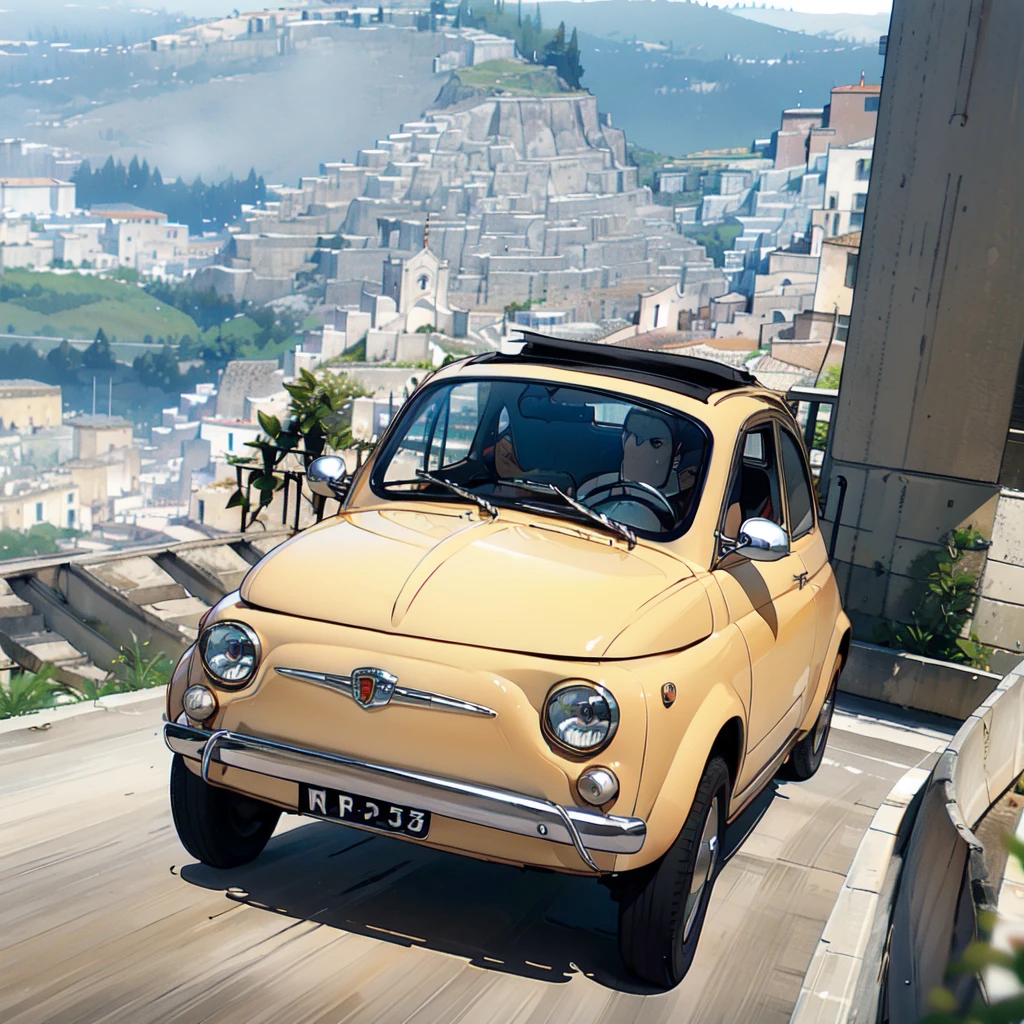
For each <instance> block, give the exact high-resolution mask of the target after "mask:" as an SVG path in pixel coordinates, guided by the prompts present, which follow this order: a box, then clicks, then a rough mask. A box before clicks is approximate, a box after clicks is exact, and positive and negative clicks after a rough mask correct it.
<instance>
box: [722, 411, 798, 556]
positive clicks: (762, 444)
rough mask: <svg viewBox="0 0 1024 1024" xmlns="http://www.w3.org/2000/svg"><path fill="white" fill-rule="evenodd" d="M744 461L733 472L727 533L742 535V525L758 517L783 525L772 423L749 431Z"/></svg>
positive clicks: (728, 502) (744, 449) (746, 438)
mask: <svg viewBox="0 0 1024 1024" xmlns="http://www.w3.org/2000/svg"><path fill="white" fill-rule="evenodd" d="M741 453H742V454H741V457H740V464H739V466H738V467H737V468H736V470H735V472H734V473H733V478H732V482H731V483H730V485H729V492H728V494H729V496H728V500H727V503H726V513H725V529H724V533H725V536H726V537H729V538H735V537H737V536H739V531H740V527H741V526H742V525H743V523H744V522H745V521H746V520H748V519H753V518H755V517H758V518H762V519H770V520H771V521H772V522H773V523H777V524H778V525H779V526H782V520H783V515H782V494H781V491H780V489H779V470H778V459H777V458H776V452H775V430H774V428H773V427H772V424H771V423H765V424H763V425H762V426H759V427H755V428H754V429H753V430H749V431H747V433H746V434H745V435H744V437H743V441H742V449H741Z"/></svg>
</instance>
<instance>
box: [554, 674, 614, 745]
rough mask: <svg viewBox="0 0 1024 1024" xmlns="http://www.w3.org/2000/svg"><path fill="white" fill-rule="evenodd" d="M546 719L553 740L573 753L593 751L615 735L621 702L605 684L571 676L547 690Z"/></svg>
mask: <svg viewBox="0 0 1024 1024" xmlns="http://www.w3.org/2000/svg"><path fill="white" fill-rule="evenodd" d="M543 722H544V731H545V732H546V733H547V735H548V738H549V739H550V740H551V741H552V742H553V743H555V744H557V745H558V746H560V747H562V748H563V749H565V750H568V751H571V752H572V753H574V754H592V753H594V752H595V751H597V750H600V749H601V748H602V747H604V746H606V745H607V744H608V743H609V742H610V740H611V738H612V736H614V735H615V730H616V729H617V728H618V725H619V705H618V704H616V703H615V698H614V697H613V696H612V695H611V694H610V693H609V692H608V691H607V690H606V689H605V688H604V687H603V686H598V685H597V684H596V683H588V682H585V681H583V680H581V679H571V680H568V681H567V682H564V683H559V684H558V686H556V687H555V688H554V689H553V690H552V691H551V693H549V694H548V699H547V701H546V703H545V706H544V717H543Z"/></svg>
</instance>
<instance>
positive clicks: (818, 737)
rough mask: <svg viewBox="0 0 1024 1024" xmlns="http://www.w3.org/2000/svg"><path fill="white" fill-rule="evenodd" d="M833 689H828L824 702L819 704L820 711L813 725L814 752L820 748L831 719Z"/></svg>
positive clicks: (833, 698)
mask: <svg viewBox="0 0 1024 1024" xmlns="http://www.w3.org/2000/svg"><path fill="white" fill-rule="evenodd" d="M835 692H836V691H835V690H834V689H832V690H829V692H828V696H827V697H826V698H825V703H824V704H822V705H821V713H820V714H819V715H818V724H817V725H815V727H814V752H815V753H818V751H819V750H821V745H822V743H824V742H825V735H826V734H827V733H828V725H829V722H831V721H832V705H833V704H834V703H835Z"/></svg>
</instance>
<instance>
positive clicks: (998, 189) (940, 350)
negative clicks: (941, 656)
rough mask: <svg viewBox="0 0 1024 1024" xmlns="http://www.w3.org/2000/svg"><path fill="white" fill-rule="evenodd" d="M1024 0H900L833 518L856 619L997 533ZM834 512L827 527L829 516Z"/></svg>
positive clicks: (1023, 300) (1022, 329) (906, 606)
mask: <svg viewBox="0 0 1024 1024" xmlns="http://www.w3.org/2000/svg"><path fill="white" fill-rule="evenodd" d="M1022 83H1024V4H1021V3H1020V2H1019V0H986V2H984V3H981V2H974V3H966V2H964V0H896V2H895V4H894V7H893V17H892V26H891V28H890V31H889V44H888V52H887V56H886V66H885V76H884V80H883V84H882V96H881V109H880V111H879V118H878V129H877V135H876V138H875V154H874V164H873V166H872V169H871V189H870V193H869V197H868V204H867V211H866V215H865V223H864V231H863V238H862V243H861V251H860V265H859V271H858V275H857V288H856V293H855V298H854V303H853V310H852V316H851V324H850V334H849V343H848V345H847V349H846V359H845V366H844V368H843V378H842V387H841V391H840V396H839V407H838V414H837V421H836V426H835V436H834V447H833V457H834V462H833V466H832V473H831V477H830V480H831V483H830V487H829V497H828V508H827V510H826V516H825V519H826V521H827V522H831V523H834V521H835V517H836V510H837V505H838V502H839V497H840V493H841V492H840V488H839V487H838V486H836V484H837V477H840V476H842V477H845V479H846V481H847V488H846V498H845V502H844V506H843V509H842V514H841V517H840V525H839V527H838V534H837V537H836V542H837V548H836V569H837V576H838V578H839V581H840V586H841V589H842V592H843V597H844V600H845V603H846V607H847V610H848V611H849V612H850V613H851V617H852V618H853V619H854V622H855V628H856V629H857V630H858V632H859V633H860V634H861V635H862V636H865V635H868V634H870V631H871V628H872V624H873V623H875V622H877V621H878V620H879V619H880V618H882V617H889V618H896V619H902V620H904V621H907V620H908V616H909V611H910V609H911V608H913V607H914V606H916V604H917V601H918V599H919V597H920V594H921V588H922V584H921V582H920V577H921V562H922V558H921V556H922V555H924V554H926V553H927V552H929V551H933V550H935V548H936V546H937V545H938V544H939V543H941V541H942V538H943V537H944V536H945V535H946V533H947V532H948V531H949V530H950V529H952V528H954V527H956V526H958V525H961V524H966V523H971V524H973V525H974V526H975V527H976V528H978V529H980V530H982V532H983V533H985V534H986V535H989V531H990V530H991V526H992V519H993V516H994V510H995V499H996V495H997V493H998V489H999V488H998V483H997V481H998V478H999V469H1000V462H1001V460H1002V457H1003V449H1004V446H1005V442H1006V436H1007V429H1008V426H1009V420H1010V412H1011V406H1012V401H1013V393H1014V385H1015V382H1016V379H1017V370H1018V364H1019V362H1020V358H1021V348H1022V342H1024V287H1022V281H1024V231H1022V230H1021V225H1022V224H1024V171H1022V168H1024V96H1022ZM826 529H828V527H827V528H826Z"/></svg>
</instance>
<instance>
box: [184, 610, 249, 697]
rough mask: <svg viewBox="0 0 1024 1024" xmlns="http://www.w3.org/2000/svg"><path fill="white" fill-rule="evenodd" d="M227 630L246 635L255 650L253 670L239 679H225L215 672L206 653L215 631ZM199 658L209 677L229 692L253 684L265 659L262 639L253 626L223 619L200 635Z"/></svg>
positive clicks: (209, 626)
mask: <svg viewBox="0 0 1024 1024" xmlns="http://www.w3.org/2000/svg"><path fill="white" fill-rule="evenodd" d="M225 628H233V629H237V630H239V632H241V633H243V634H244V635H245V638H246V639H247V640H248V641H249V643H251V644H252V648H253V659H252V668H250V669H249V671H248V672H246V674H245V675H244V676H242V677H239V678H237V679H225V678H224V677H223V676H221V675H220V674H219V673H217V672H216V671H214V669H213V668H212V667H211V666H210V662H209V659H208V658H207V653H206V652H207V646H208V644H209V641H210V636H211V635H212V634H213V632H214V630H218V629H225ZM199 657H200V660H201V661H202V663H203V669H204V670H205V671H206V674H207V676H209V677H210V679H212V680H213V681H214V683H216V685H217V686H221V687H223V688H224V689H228V690H238V689H241V688H242V687H243V686H247V685H248V684H249V683H250V682H252V679H253V677H254V676H255V675H256V672H257V670H258V669H259V667H260V661H261V660H262V658H263V650H262V647H261V646H260V638H259V637H258V636H257V635H256V631H255V630H254V629H253V628H252V627H251V626H249V625H247V624H246V623H244V622H238V621H236V620H234V619H223V620H221V621H219V622H212V623H210V625H208V626H207V627H206V628H205V629H204V630H203V631H202V633H200V634H199Z"/></svg>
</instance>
